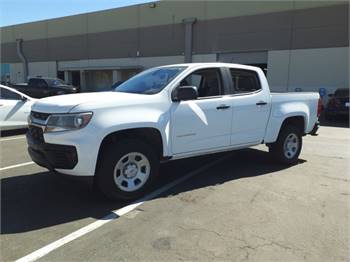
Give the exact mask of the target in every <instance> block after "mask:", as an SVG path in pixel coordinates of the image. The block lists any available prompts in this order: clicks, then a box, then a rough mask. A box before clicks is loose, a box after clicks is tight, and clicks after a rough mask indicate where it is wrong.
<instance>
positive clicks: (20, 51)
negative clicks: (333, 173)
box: [16, 39, 28, 82]
mask: <svg viewBox="0 0 350 262" xmlns="http://www.w3.org/2000/svg"><path fill="white" fill-rule="evenodd" d="M16 43H17V55H18V57H19V58H20V59H21V61H22V65H23V81H24V82H27V81H28V61H27V58H26V57H25V56H24V54H23V45H22V44H23V39H16Z"/></svg>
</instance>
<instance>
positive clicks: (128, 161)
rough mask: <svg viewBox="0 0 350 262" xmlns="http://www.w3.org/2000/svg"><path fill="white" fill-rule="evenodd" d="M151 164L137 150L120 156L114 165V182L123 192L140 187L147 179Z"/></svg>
mask: <svg viewBox="0 0 350 262" xmlns="http://www.w3.org/2000/svg"><path fill="white" fill-rule="evenodd" d="M150 171H151V165H150V163H149V161H148V159H147V157H146V156H145V155H143V154H141V153H139V152H131V153H128V154H126V155H124V156H123V157H121V158H120V159H119V161H118V163H117V164H116V165H115V167H114V175H113V177H114V182H115V184H116V185H117V187H118V188H119V189H120V190H122V191H125V192H133V191H136V190H138V189H140V188H141V187H142V186H143V185H144V184H145V183H146V181H147V180H148V177H149V174H150Z"/></svg>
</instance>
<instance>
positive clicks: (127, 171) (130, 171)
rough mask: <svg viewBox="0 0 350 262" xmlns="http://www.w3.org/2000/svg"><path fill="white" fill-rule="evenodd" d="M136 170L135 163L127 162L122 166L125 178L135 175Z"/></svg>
mask: <svg viewBox="0 0 350 262" xmlns="http://www.w3.org/2000/svg"><path fill="white" fill-rule="evenodd" d="M138 171H139V170H138V168H137V165H136V164H135V163H129V164H127V165H126V166H125V167H124V170H123V175H124V176H125V177H126V178H133V177H135V176H136V175H137V172H138Z"/></svg>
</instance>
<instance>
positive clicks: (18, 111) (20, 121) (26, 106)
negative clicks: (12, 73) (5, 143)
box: [0, 85, 36, 131]
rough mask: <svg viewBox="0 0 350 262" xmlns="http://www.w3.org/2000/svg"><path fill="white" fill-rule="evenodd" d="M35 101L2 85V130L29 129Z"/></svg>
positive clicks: (0, 93) (0, 114) (0, 107)
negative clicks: (30, 115) (29, 118)
mask: <svg viewBox="0 0 350 262" xmlns="http://www.w3.org/2000/svg"><path fill="white" fill-rule="evenodd" d="M35 101H36V99H34V98H31V97H29V96H27V95H25V94H23V93H21V92H19V91H17V90H15V89H13V88H10V87H8V86H4V85H0V130H1V131H6V130H13V129H21V128H26V127H28V115H29V113H30V109H31V107H32V105H33V103H34V102H35Z"/></svg>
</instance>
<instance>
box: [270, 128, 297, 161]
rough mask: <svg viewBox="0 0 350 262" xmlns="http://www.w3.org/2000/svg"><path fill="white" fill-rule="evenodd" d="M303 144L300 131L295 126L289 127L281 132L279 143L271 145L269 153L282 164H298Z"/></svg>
mask: <svg viewBox="0 0 350 262" xmlns="http://www.w3.org/2000/svg"><path fill="white" fill-rule="evenodd" d="M302 143H303V141H302V135H301V131H300V129H299V128H297V127H296V126H293V125H287V126H285V127H283V129H282V130H281V131H280V134H279V136H278V139H277V141H276V142H275V143H273V144H270V146H269V151H270V153H271V155H272V157H273V159H274V160H277V161H278V162H280V163H283V164H296V163H297V162H298V158H299V155H300V151H301V148H302Z"/></svg>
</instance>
